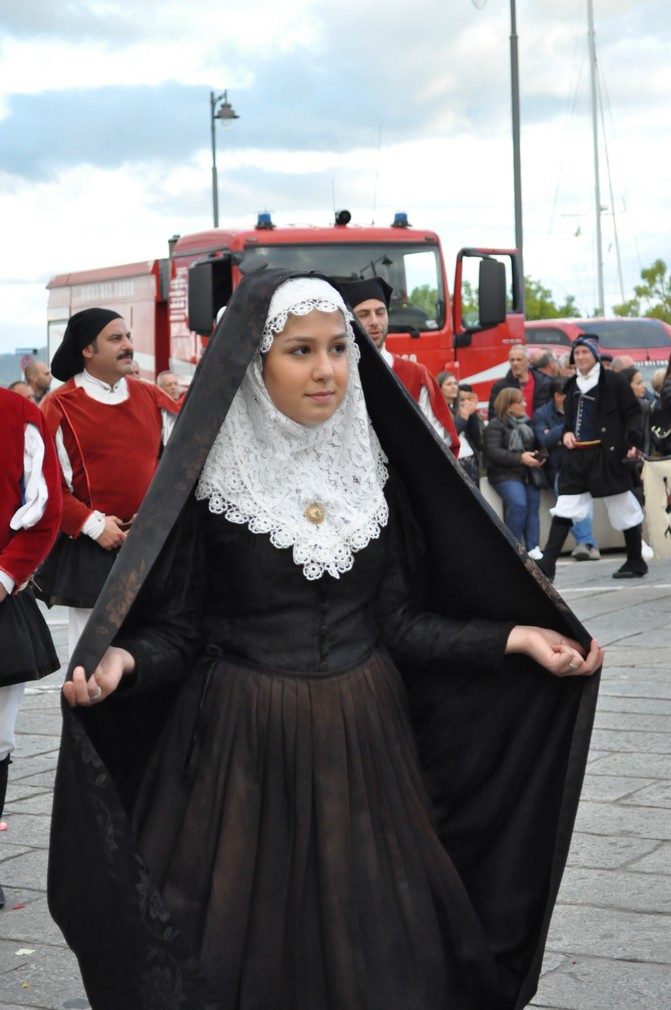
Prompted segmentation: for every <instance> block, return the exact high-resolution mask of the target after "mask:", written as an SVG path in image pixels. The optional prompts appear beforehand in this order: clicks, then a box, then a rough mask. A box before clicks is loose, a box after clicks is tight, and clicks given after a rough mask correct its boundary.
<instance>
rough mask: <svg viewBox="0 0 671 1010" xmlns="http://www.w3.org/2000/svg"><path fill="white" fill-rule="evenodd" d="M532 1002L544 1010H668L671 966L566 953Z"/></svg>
mask: <svg viewBox="0 0 671 1010" xmlns="http://www.w3.org/2000/svg"><path fill="white" fill-rule="evenodd" d="M665 996H666V999H665ZM660 999H661V1002H660ZM530 1005H531V1006H533V1007H538V1008H542V1010H668V1008H669V1007H670V1006H671V980H670V979H669V974H668V966H667V965H666V964H663V965H656V964H641V963H638V962H627V961H624V960H622V961H613V960H605V959H601V958H584V957H570V956H566V957H565V958H563V961H562V964H561V966H560V967H559V968H555V969H554V970H553V971H552V972H550V973H548V974H546V975H544V977H543V991H542V994H541V993H539V996H538V997H537V998H536V1000H534V1001H533V1003H531V1004H530Z"/></svg>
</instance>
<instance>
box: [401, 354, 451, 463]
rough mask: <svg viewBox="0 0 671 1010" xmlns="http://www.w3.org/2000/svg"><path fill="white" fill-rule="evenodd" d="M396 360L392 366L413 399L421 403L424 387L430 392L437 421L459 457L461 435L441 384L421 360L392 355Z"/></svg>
mask: <svg viewBox="0 0 671 1010" xmlns="http://www.w3.org/2000/svg"><path fill="white" fill-rule="evenodd" d="M392 357H393V359H394V361H393V363H392V368H393V370H394V372H395V373H396V375H398V377H399V379H400V380H401V382H402V383H403V385H404V386H405V388H406V389H407V390H408V392H409V393H410V395H411V396H412V398H413V400H414V401H415V402H416V403H419V395H420V393H421V391H422V387H424V388H425V389H426V391H427V393H428V394H429V400H430V401H431V410H432V411H433V416H434V417H435V418H436V420H437V421H440V423H441V424H442V426H443V428H444V429H445V431H446V432H447V433H448V434H449V436H450V438H451V439H452V442H451V445H450V449H451V450H452V455H453V456H454V457H455V459H458V457H459V436H458V435H457V429H456V427H455V424H454V418H453V417H452V411H451V410H450V408H449V407H448V405H447V401H446V399H445V397H444V396H443V394H442V393H441V391H440V386H439V385H438V383H437V382H436V380H435V379H434V377H433V376H432V375H431V372H430V371H429V369H428V368H427V367H426V365H422V364H420V362H419V361H410V360H409V359H408V358H401V357H399V355H397V354H394V355H392Z"/></svg>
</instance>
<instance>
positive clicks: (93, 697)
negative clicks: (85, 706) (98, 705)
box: [89, 687, 103, 702]
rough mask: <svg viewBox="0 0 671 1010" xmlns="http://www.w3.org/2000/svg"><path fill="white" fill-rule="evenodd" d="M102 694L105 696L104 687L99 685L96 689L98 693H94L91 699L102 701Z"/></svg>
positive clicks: (92, 700)
mask: <svg viewBox="0 0 671 1010" xmlns="http://www.w3.org/2000/svg"><path fill="white" fill-rule="evenodd" d="M102 696H103V692H102V688H101V687H99V688H98V690H97V691H96V693H95V694H94V695H91V698H90V699H89V700H90V701H91V702H95V701H100V699H101V698H102Z"/></svg>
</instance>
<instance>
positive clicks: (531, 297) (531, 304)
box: [524, 277, 580, 319]
mask: <svg viewBox="0 0 671 1010" xmlns="http://www.w3.org/2000/svg"><path fill="white" fill-rule="evenodd" d="M524 315H525V317H526V318H527V319H564V318H566V317H573V318H574V319H575V318H576V317H578V316H579V315H580V312H579V311H578V308H577V306H576V304H575V298H574V297H573V295H568V296H567V298H566V300H565V301H564V302H563V303H561V304H560V305H556V304H555V302H554V301H553V297H552V292H551V291H550V289H549V288H545V287H543V285H542V284H541V282H540V281H535V280H534V279H533V277H525V278H524Z"/></svg>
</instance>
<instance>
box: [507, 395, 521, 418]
mask: <svg viewBox="0 0 671 1010" xmlns="http://www.w3.org/2000/svg"><path fill="white" fill-rule="evenodd" d="M508 413H509V414H510V416H511V417H524V414H525V410H524V400H523V399H522V398H521V397H520V399H519V400H513V401H512V403H511V404H510V406H509V407H508Z"/></svg>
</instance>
